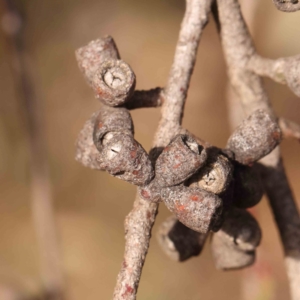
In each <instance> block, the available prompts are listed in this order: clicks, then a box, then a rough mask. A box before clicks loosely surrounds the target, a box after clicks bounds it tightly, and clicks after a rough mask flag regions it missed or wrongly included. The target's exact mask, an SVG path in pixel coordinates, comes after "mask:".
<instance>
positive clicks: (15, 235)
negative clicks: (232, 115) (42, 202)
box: [0, 0, 300, 300]
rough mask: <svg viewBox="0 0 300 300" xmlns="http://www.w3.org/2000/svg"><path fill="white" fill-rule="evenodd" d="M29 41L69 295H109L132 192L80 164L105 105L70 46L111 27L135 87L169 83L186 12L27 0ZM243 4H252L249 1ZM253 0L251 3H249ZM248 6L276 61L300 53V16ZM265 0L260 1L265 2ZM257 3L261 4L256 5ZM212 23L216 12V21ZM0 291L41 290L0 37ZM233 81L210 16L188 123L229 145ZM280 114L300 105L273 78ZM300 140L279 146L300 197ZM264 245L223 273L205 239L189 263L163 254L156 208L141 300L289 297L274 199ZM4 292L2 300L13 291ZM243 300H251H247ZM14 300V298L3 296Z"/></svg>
mask: <svg viewBox="0 0 300 300" xmlns="http://www.w3.org/2000/svg"><path fill="white" fill-rule="evenodd" d="M22 2H23V6H24V9H25V14H26V23H25V32H24V34H25V44H26V47H27V51H28V54H29V55H30V57H31V62H32V65H33V68H34V70H35V75H36V79H35V86H36V88H37V93H38V101H39V102H40V104H41V106H42V119H43V122H44V138H45V140H46V143H47V147H46V149H47V158H48V162H49V174H50V178H51V184H52V194H53V200H54V209H55V218H56V221H57V227H58V234H59V241H60V247H61V250H62V259H63V268H64V274H65V278H66V286H67V295H68V299H70V300H71V299H72V300H79V299H87V300H96V299H111V296H112V292H113V289H114V285H115V281H116V276H117V274H118V271H119V268H120V265H121V262H122V257H123V251H124V228H123V221H124V218H125V216H126V215H127V214H128V212H129V211H130V209H131V207H132V204H133V199H134V196H135V191H136V188H135V187H134V186H133V185H130V184H128V183H126V182H122V181H120V180H118V179H116V178H113V177H111V176H109V175H108V174H107V173H102V172H97V171H92V170H90V169H87V168H84V167H83V166H82V165H80V164H79V163H77V162H75V160H74V152H75V146H74V145H75V141H76V137H77V134H78V132H79V131H80V129H81V128H82V126H83V124H84V122H85V121H86V120H87V119H88V118H89V116H90V115H91V114H92V113H93V112H94V111H96V110H97V109H98V108H99V103H98V102H97V100H95V99H94V97H93V93H92V91H91V89H90V88H89V87H88V85H87V84H86V83H85V80H84V78H83V76H82V74H81V73H80V71H79V69H78V67H77V63H76V60H75V55H74V51H75V50H76V49H77V48H79V47H81V46H83V45H86V44H87V43H88V42H89V41H91V40H93V39H96V38H99V37H102V36H103V35H106V34H110V35H112V36H113V37H114V39H115V41H116V43H117V46H118V48H119V51H120V53H121V56H122V58H123V60H125V61H126V62H127V63H129V64H130V65H131V67H132V68H133V70H134V71H135V73H136V76H137V89H149V88H152V87H156V86H164V85H165V83H166V79H167V76H168V72H169V69H170V66H171V63H172V60H173V54H174V47H175V45H176V41H177V37H178V30H179V26H180V23H181V19H182V16H183V13H184V1H183V0H164V1H159V0H152V1H138V0H130V1H122V0H111V1H105V0H97V1H96V0H85V1H83V0H64V1H61V0H44V1H39V0H30V1H29V0H27V1H25V0H23V1H22ZM244 2H245V4H246V5H247V4H249V3H247V2H248V1H244ZM249 2H250V1H249ZM251 2H253V5H254V8H255V9H254V10H253V12H252V13H251V9H253V7H248V6H243V10H244V11H245V15H246V19H247V20H248V22H249V23H250V24H251V28H250V29H251V30H250V31H251V33H252V34H253V36H254V41H255V44H256V46H257V49H258V52H259V53H260V54H262V55H264V56H267V57H270V58H277V57H280V56H289V55H295V54H299V53H300V39H299V28H300V18H299V14H300V12H298V13H293V14H285V13H281V12H279V11H277V10H276V8H275V7H274V6H273V4H272V1H270V0H268V1H267V0H265V1H258V0H255V1H254V0H252V1H251ZM258 2H259V3H258ZM255 3H256V4H255ZM211 21H212V18H211ZM0 38H1V39H0V79H1V80H0V91H1V93H0V95H1V96H0V97H1V101H0V290H3V291H2V294H3V295H5V293H6V295H8V296H9V293H10V292H11V290H15V289H17V290H20V291H22V292H24V293H28V294H31V293H35V291H37V290H38V289H39V286H40V284H41V274H40V269H39V259H38V256H39V253H38V247H37V239H36V235H35V229H34V223H33V220H32V213H31V204H30V160H29V150H28V144H27V142H26V134H25V133H24V124H23V122H22V118H21V116H20V114H21V110H22V108H21V107H20V103H19V100H18V95H17V93H16V91H15V85H14V81H13V76H12V72H11V68H10V63H9V59H10V58H9V51H7V47H6V40H5V36H4V34H3V32H1V36H0ZM226 84H227V76H226V69H225V63H224V59H223V54H222V49H221V46H220V41H219V37H218V34H217V31H216V28H215V24H214V22H213V21H212V22H210V23H209V25H208V26H207V28H206V29H205V31H204V34H203V37H202V39H201V43H200V47H199V53H198V59H197V65H196V68H195V71H194V75H193V78H192V82H191V87H190V90H189V93H188V100H187V104H186V109H185V118H184V121H183V126H184V127H186V128H188V129H189V130H190V131H192V132H193V133H195V134H196V135H198V136H199V137H201V138H202V139H204V140H207V141H209V142H211V143H212V144H214V145H217V146H220V147H223V146H225V144H226V140H227V138H228V136H229V134H230V126H229V121H228V114H227V106H226ZM265 86H266V89H267V91H268V94H269V96H270V99H271V101H272V103H273V105H274V108H275V110H276V112H277V114H278V115H280V116H283V117H285V118H288V119H291V120H293V121H296V122H298V123H300V114H299V112H300V101H299V99H297V98H296V96H294V95H293V94H292V93H291V92H290V91H289V90H288V88H287V87H286V86H280V85H277V84H275V83H273V82H271V81H270V80H268V79H266V80H265ZM132 116H133V120H134V124H135V132H136V139H137V140H138V141H139V142H140V143H141V144H142V145H143V146H144V148H145V149H146V150H147V151H148V150H149V149H150V147H151V143H152V139H153V134H154V132H155V129H156V126H157V123H158V120H159V118H160V110H159V109H152V108H151V109H140V110H136V111H133V112H132ZM299 151H300V145H299V143H298V142H297V141H293V140H287V141H284V142H283V143H282V152H283V157H284V160H285V165H286V169H287V173H288V176H289V179H290V183H291V185H292V187H293V189H294V194H295V196H296V199H298V205H299V204H300V185H299V180H300V155H299ZM254 214H255V216H256V217H257V218H258V220H259V222H260V224H261V227H262V231H263V240H262V244H261V246H260V247H259V249H258V258H257V259H258V263H257V264H256V266H255V267H251V268H248V269H247V270H243V271H232V272H220V271H217V270H215V268H214V265H213V261H212V258H211V254H210V251H209V245H208V244H207V245H206V247H205V249H204V251H203V252H202V254H201V256H199V257H197V258H193V259H190V260H189V261H187V262H185V263H175V262H172V261H170V260H168V259H167V258H166V256H165V255H164V253H163V252H162V251H161V250H160V248H159V246H158V243H157V240H156V238H155V235H156V232H157V229H158V226H159V225H160V223H161V222H162V221H163V220H164V219H165V218H166V217H167V216H169V215H170V213H169V212H168V211H167V209H166V208H165V207H164V205H161V206H160V208H159V214H158V217H157V222H156V224H155V226H154V228H153V238H152V241H151V245H150V250H149V253H148V256H147V260H146V264H145V267H144V270H143V276H142V280H141V283H140V287H139V292H138V299H141V300H153V299H155V300H166V299H172V300H177V299H178V300H179V299H180V300H183V299H184V300H198V299H206V300H214V299H220V297H221V299H224V300H225V299H242V298H244V299H245V294H246V295H247V297H249V298H248V299H252V300H253V299H266V300H267V299H268V300H269V299H274V300H279V299H288V297H289V294H288V283H287V278H286V274H285V270H284V263H283V251H282V247H281V245H280V242H279V236H278V233H277V229H276V228H275V226H274V221H273V217H272V215H271V213H270V209H269V206H268V203H267V201H266V199H263V201H262V202H261V203H260V204H259V205H258V206H257V208H256V210H255V212H254ZM2 294H1V292H0V298H1V300H2V299H3V300H6V298H5V297H6V296H5V297H4V296H1V295H2ZM242 295H244V296H242ZM7 299H8V298H7Z"/></svg>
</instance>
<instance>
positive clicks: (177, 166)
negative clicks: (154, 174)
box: [173, 163, 181, 169]
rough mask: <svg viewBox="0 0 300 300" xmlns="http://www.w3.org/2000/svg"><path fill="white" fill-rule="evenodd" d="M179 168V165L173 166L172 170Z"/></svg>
mask: <svg viewBox="0 0 300 300" xmlns="http://www.w3.org/2000/svg"><path fill="white" fill-rule="evenodd" d="M180 166H181V163H179V164H177V165H175V166H174V167H173V169H177V168H179V167H180Z"/></svg>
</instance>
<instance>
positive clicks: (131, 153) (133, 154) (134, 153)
mask: <svg viewBox="0 0 300 300" xmlns="http://www.w3.org/2000/svg"><path fill="white" fill-rule="evenodd" d="M130 156H131V158H135V157H136V149H135V150H132V151H130Z"/></svg>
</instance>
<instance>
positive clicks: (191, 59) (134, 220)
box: [113, 0, 212, 300]
mask: <svg viewBox="0 0 300 300" xmlns="http://www.w3.org/2000/svg"><path fill="white" fill-rule="evenodd" d="M211 2H212V0H205V1H203V0H187V2H186V5H187V6H186V12H185V16H184V19H183V22H182V25H181V30H180V33H179V39H178V42H177V46H176V52H175V57H174V61H173V65H172V68H171V71H170V74H169V79H168V83H167V85H166V88H165V90H164V92H163V99H164V101H163V102H164V103H163V106H162V117H161V120H160V123H159V125H158V129H157V131H156V135H155V138H154V142H153V147H154V149H158V148H160V147H164V146H166V145H167V144H168V143H169V141H170V140H171V138H172V137H173V136H175V135H176V133H177V132H179V130H180V124H181V120H182V116H183V108H184V104H185V100H186V95H187V90H188V88H189V83H190V78H191V75H192V72H193V69H194V65H195V61H196V53H197V48H198V44H199V40H200V36H201V33H202V30H203V28H204V27H205V25H206V23H207V21H208V14H209V11H210V7H211ZM157 152H158V151H152V159H155V158H156V155H155V153H156V154H157ZM157 209H158V204H156V203H150V202H147V201H145V200H143V199H141V198H140V197H139V196H136V199H135V202H134V206H133V209H132V211H131V212H130V213H129V215H128V216H127V217H126V220H125V239H126V242H125V253H124V260H123V263H122V267H121V271H120V273H119V275H118V278H117V284H116V287H115V291H114V297H113V299H114V300H121V299H126V300H134V299H136V293H137V289H138V285H139V281H140V277H141V273H142V268H143V265H144V262H145V259H146V255H147V251H148V247H149V243H150V237H151V229H152V227H153V225H154V221H155V217H156V214H157Z"/></svg>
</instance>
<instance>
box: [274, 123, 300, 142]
mask: <svg viewBox="0 0 300 300" xmlns="http://www.w3.org/2000/svg"><path fill="white" fill-rule="evenodd" d="M278 123H279V126H280V128H281V131H282V133H283V137H284V138H293V139H297V140H299V141H300V125H299V124H297V123H295V122H293V121H290V120H286V119H283V118H280V119H279V121H278Z"/></svg>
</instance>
